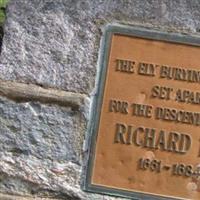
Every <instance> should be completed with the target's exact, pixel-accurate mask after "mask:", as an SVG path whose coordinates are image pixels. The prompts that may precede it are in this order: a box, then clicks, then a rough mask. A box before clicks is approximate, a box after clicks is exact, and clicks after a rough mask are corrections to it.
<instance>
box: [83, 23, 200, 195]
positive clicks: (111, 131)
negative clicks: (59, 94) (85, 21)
mask: <svg viewBox="0 0 200 200" xmlns="http://www.w3.org/2000/svg"><path fill="white" fill-rule="evenodd" d="M199 44H200V39H199V38H198V37H189V36H185V35H176V34H167V33H160V32H157V31H149V30H145V29H135V28H127V27H123V26H118V27H116V26H109V27H107V29H106V31H105V33H104V40H103V44H102V45H103V48H102V52H101V61H100V65H101V66H100V67H101V72H100V75H99V87H98V91H97V95H96V97H95V101H94V102H95V103H94V105H93V113H92V117H91V121H90V129H89V131H90V133H91V138H92V139H91V148H90V158H89V164H88V174H87V180H86V190H88V191H94V192H99V193H106V194H111V195H112V194H113V195H117V196H126V197H131V198H136V199H200V47H199Z"/></svg>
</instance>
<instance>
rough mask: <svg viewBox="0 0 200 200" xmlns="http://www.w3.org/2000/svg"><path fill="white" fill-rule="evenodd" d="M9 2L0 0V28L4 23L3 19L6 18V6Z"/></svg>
mask: <svg viewBox="0 0 200 200" xmlns="http://www.w3.org/2000/svg"><path fill="white" fill-rule="evenodd" d="M8 1H9V0H0V26H2V25H3V23H4V21H5V17H6V13H5V10H6V5H7V3H8Z"/></svg>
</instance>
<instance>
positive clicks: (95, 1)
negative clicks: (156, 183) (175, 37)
mask: <svg viewBox="0 0 200 200" xmlns="http://www.w3.org/2000/svg"><path fill="white" fill-rule="evenodd" d="M199 10H200V4H199V1H198V0H183V1H180V0H173V1H171V0H144V1H141V0H127V1H124V0H56V1H55V0H10V3H9V5H8V8H7V20H6V23H5V27H4V28H5V35H4V40H3V46H2V53H1V57H0V79H2V80H11V81H17V82H24V83H32V84H37V85H41V86H43V87H45V88H49V87H51V88H57V89H61V90H66V91H73V92H76V93H84V94H86V95H88V99H87V100H88V103H87V105H85V107H84V108H82V109H80V110H79V111H73V110H72V109H71V108H70V107H59V106H58V105H54V104H52V105H50V104H49V105H47V104H41V103H39V102H24V103H19V102H14V101H11V100H8V99H7V98H4V97H0V193H7V194H13V195H23V196H30V197H31V196H34V197H35V196H36V197H38V196H39V198H40V197H49V198H50V197H52V198H57V199H91V200H93V199H97V200H101V199H102V200H103V199H104V200H106V199H109V200H111V199H114V198H113V197H108V196H103V195H97V194H89V193H85V192H83V191H82V189H81V186H80V185H81V182H82V178H83V177H84V173H85V172H84V171H83V170H82V169H83V165H84V163H85V160H84V151H83V146H84V138H85V133H86V127H87V123H88V118H87V116H88V112H89V106H88V105H89V104H90V101H91V96H92V95H93V90H94V86H95V77H96V75H97V70H98V68H97V67H98V64H97V63H98V62H97V60H98V52H99V47H100V38H101V35H102V30H103V28H104V27H105V26H106V25H107V24H113V23H121V24H128V25H138V26H145V27H150V28H154V29H159V30H163V31H174V32H183V33H185V34H196V35H199V31H200V12H199ZM5 198H6V197H5ZM0 199H1V196H0ZM2 199H3V198H2ZM8 199H9V197H8ZM19 199H20V198H19Z"/></svg>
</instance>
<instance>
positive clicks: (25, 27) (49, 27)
mask: <svg viewBox="0 0 200 200" xmlns="http://www.w3.org/2000/svg"><path fill="white" fill-rule="evenodd" d="M199 9H200V4H199V1H198V0H183V1H180V0H174V1H170V0H144V1H141V0H128V1H124V0H117V1H116V0H101V1H99V0H85V1H82V0H57V1H54V0H31V1H30V0H11V2H10V4H9V6H8V9H7V21H6V24H5V36H4V44H3V51H2V55H1V59H0V66H1V67H0V78H3V79H6V80H17V81H20V82H27V83H30V82H31V83H37V84H40V85H44V86H46V87H49V86H50V87H56V88H62V89H64V90H69V91H75V92H80V93H87V94H88V93H90V92H91V91H92V89H93V87H94V81H95V74H96V65H97V55H98V49H99V41H100V36H101V29H102V28H103V27H104V26H105V25H106V24H108V23H117V22H119V23H125V24H138V25H140V26H149V27H156V28H159V29H161V30H166V31H171V30H174V31H181V32H192V33H195V32H198V31H199V29H200V14H199Z"/></svg>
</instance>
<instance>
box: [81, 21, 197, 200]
mask: <svg viewBox="0 0 200 200" xmlns="http://www.w3.org/2000/svg"><path fill="white" fill-rule="evenodd" d="M114 34H119V35H120V34H121V35H125V36H133V37H138V38H143V39H150V40H157V41H164V42H171V43H178V44H184V45H191V46H197V47H200V36H197V35H195V36H194V35H186V34H182V33H174V32H161V31H159V30H155V29H150V28H144V27H137V26H128V25H120V24H115V25H112V24H109V25H107V26H106V27H105V28H104V31H103V35H102V38H101V44H100V52H99V62H98V70H99V71H98V73H97V76H98V77H97V80H96V88H95V89H96V90H95V94H94V96H93V99H92V109H91V113H90V119H89V122H88V127H87V136H88V152H89V153H88V157H87V166H86V177H85V180H84V184H83V190H84V191H87V192H93V193H99V194H105V195H106V194H107V195H111V196H116V197H124V198H131V199H134V200H169V199H174V200H178V199H179V200H180V199H184V198H176V197H174V196H164V195H163V196H160V195H159V194H158V195H154V194H152V193H148V192H146V193H145V192H138V191H137V192H135V191H129V190H128V189H127V190H125V189H120V188H117V189H116V188H112V187H107V186H99V185H95V184H92V183H91V177H92V168H93V163H94V157H95V149H96V141H97V135H98V128H99V119H100V116H101V106H102V101H103V95H104V90H105V80H106V75H107V66H108V61H109V55H110V47H111V42H112V41H111V39H112V36H113V35H114Z"/></svg>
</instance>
